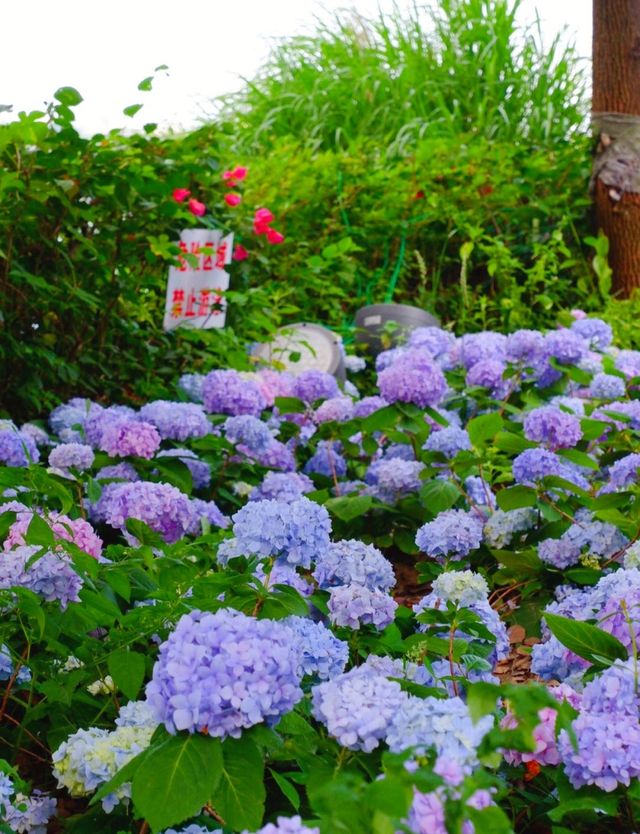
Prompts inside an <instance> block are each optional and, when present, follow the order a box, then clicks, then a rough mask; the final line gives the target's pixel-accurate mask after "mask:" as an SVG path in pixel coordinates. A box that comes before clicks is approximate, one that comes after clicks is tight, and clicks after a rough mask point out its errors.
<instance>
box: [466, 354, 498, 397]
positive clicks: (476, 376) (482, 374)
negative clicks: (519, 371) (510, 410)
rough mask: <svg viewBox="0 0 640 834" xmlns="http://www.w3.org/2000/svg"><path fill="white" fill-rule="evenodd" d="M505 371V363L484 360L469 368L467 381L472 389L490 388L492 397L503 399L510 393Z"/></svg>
mask: <svg viewBox="0 0 640 834" xmlns="http://www.w3.org/2000/svg"><path fill="white" fill-rule="evenodd" d="M505 370H506V366H505V364H504V362H500V361H498V360H497V359H483V360H482V361H481V362H474V364H473V365H472V366H471V367H470V368H469V370H468V371H467V376H466V380H465V381H466V383H467V385H468V386H470V387H473V386H479V387H480V388H488V389H489V391H490V393H491V396H492V397H495V398H497V399H502V398H503V397H505V396H506V395H507V393H508V391H509V380H505V379H503V374H504V372H505Z"/></svg>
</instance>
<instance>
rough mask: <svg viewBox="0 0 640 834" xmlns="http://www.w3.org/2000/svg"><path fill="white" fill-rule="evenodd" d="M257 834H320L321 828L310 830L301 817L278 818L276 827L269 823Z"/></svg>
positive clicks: (244, 833) (256, 833)
mask: <svg viewBox="0 0 640 834" xmlns="http://www.w3.org/2000/svg"><path fill="white" fill-rule="evenodd" d="M242 834H250V832H249V831H246V830H245V831H243V832H242ZM255 834H320V829H319V828H315V827H314V828H309V826H308V825H304V823H303V822H302V819H301V817H298V816H295V817H278V818H277V820H276V823H275V825H274V824H273V823H272V822H269V823H267V825H264V826H263V827H262V828H260V829H259V830H258V831H256V832H255Z"/></svg>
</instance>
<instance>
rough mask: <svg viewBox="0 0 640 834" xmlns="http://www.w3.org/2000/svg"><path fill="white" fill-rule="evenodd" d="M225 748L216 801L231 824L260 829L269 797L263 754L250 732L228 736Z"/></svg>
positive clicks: (214, 795) (242, 827)
mask: <svg viewBox="0 0 640 834" xmlns="http://www.w3.org/2000/svg"><path fill="white" fill-rule="evenodd" d="M222 749H223V756H224V764H223V767H222V777H221V779H220V783H219V785H218V787H217V789H216V790H215V791H214V793H213V797H212V804H213V805H214V807H215V809H216V810H217V811H218V813H219V814H220V816H221V817H222V818H223V819H224V821H225V822H226V823H227V825H228V826H229V828H233V829H237V830H239V831H242V830H244V829H248V830H249V831H256V830H257V829H258V828H260V826H261V824H262V817H263V815H264V804H265V799H266V791H265V787H264V760H263V758H262V754H261V752H260V750H259V749H258V748H257V747H256V745H255V744H254V743H253V741H251V739H249V738H247V737H246V736H245V737H243V738H239V739H233V738H228V739H226V741H225V742H224V745H223V748H222Z"/></svg>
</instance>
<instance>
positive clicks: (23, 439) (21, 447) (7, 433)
mask: <svg viewBox="0 0 640 834" xmlns="http://www.w3.org/2000/svg"><path fill="white" fill-rule="evenodd" d="M39 460H40V452H39V451H38V447H37V446H36V444H35V442H34V441H33V439H32V438H31V437H29V435H28V434H24V432H20V431H18V430H17V429H14V428H7V429H0V464H2V465H3V466H29V464H31V463H37V462H38V461H39Z"/></svg>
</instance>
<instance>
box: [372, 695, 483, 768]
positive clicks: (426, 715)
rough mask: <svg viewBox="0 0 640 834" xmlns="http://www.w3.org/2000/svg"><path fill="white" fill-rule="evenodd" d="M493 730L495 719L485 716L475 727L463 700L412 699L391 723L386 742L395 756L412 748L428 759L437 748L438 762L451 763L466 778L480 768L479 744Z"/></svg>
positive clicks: (401, 708)
mask: <svg viewBox="0 0 640 834" xmlns="http://www.w3.org/2000/svg"><path fill="white" fill-rule="evenodd" d="M492 726H493V716H492V715H484V716H483V717H482V718H481V719H480V720H479V721H478V722H477V723H474V722H473V720H472V719H471V715H470V714H469V708H468V707H467V705H466V704H465V703H464V701H462V700H461V699H460V698H448V699H445V700H443V699H441V698H433V697H429V698H416V697H414V696H411V695H410V696H408V697H407V698H406V699H405V700H404V701H403V702H402V704H400V706H399V708H398V710H397V712H396V713H395V715H394V716H393V718H392V719H391V722H390V724H389V729H388V731H387V738H386V741H387V744H388V745H389V749H390V750H391V752H392V753H403V752H404V751H405V750H409V749H411V748H413V749H414V750H415V752H416V753H417V754H418V755H425V753H426V752H427V751H428V750H429V749H430V748H435V751H436V755H437V756H438V758H440V757H444V758H447V759H452V760H454V761H455V762H457V763H458V765H459V766H460V768H461V769H462V771H463V772H464V773H465V774H470V773H471V772H472V770H473V768H474V767H475V766H476V765H477V764H478V756H477V749H478V747H479V745H480V742H481V741H482V739H483V738H484V736H485V735H486V734H487V733H488V732H489V730H490V729H491V728H492Z"/></svg>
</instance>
